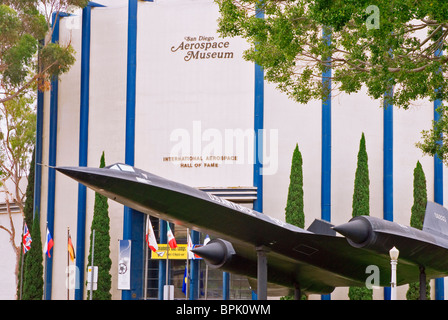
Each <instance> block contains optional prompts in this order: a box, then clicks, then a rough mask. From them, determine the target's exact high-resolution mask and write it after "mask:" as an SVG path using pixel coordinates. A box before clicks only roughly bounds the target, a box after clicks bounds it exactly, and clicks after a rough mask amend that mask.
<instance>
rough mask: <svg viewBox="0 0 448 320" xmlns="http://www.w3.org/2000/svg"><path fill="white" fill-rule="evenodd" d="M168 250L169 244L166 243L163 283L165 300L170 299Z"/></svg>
mask: <svg viewBox="0 0 448 320" xmlns="http://www.w3.org/2000/svg"><path fill="white" fill-rule="evenodd" d="M169 252H170V246H169V244H168V243H167V244H166V279H165V285H166V300H170V286H169V281H168V273H169V272H168V267H169V262H170V259H169V258H168V255H169Z"/></svg>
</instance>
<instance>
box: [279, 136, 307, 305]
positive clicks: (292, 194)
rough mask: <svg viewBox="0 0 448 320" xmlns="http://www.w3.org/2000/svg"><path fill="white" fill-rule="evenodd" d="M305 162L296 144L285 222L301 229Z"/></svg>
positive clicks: (303, 223) (290, 298)
mask: <svg viewBox="0 0 448 320" xmlns="http://www.w3.org/2000/svg"><path fill="white" fill-rule="evenodd" d="M302 166H303V161H302V154H301V152H300V150H299V145H298V144H296V147H295V149H294V152H293V155H292V161H291V173H290V176H289V179H290V182H289V189H288V199H287V202H286V209H285V220H286V222H287V223H290V224H292V225H295V226H297V227H299V228H304V227H305V213H304V209H303V203H304V202H303V170H302ZM292 299H293V296H285V297H282V300H292ZM301 299H302V300H306V299H307V296H306V295H305V294H302V298H301Z"/></svg>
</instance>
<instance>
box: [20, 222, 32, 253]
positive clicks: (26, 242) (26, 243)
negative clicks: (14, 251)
mask: <svg viewBox="0 0 448 320" xmlns="http://www.w3.org/2000/svg"><path fill="white" fill-rule="evenodd" d="M31 242H33V240H32V239H31V234H30V230H29V229H28V226H27V225H26V222H25V226H24V227H23V239H22V243H23V253H27V252H28V250H30V249H31Z"/></svg>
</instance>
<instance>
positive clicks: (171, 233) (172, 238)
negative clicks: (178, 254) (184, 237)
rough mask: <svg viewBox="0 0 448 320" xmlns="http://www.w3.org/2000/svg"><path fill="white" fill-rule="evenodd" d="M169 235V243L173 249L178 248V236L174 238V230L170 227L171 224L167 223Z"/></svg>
mask: <svg viewBox="0 0 448 320" xmlns="http://www.w3.org/2000/svg"><path fill="white" fill-rule="evenodd" d="M167 235H168V245H169V246H170V248H171V249H175V248H177V242H176V238H174V235H173V232H172V231H171V229H170V224H169V223H167Z"/></svg>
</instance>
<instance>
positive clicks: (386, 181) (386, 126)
mask: <svg viewBox="0 0 448 320" xmlns="http://www.w3.org/2000/svg"><path fill="white" fill-rule="evenodd" d="M392 96H393V88H391V89H390V90H389V92H386V93H385V97H384V98H385V99H384V106H383V108H384V109H383V218H384V220H388V221H393V220H394V186H393V182H394V179H393V172H394V170H393V159H394V158H393V146H394V145H393V137H394V132H393V128H394V126H393V105H392V104H391V103H390V99H392ZM384 299H385V300H390V299H391V293H390V288H389V287H386V288H384Z"/></svg>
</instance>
